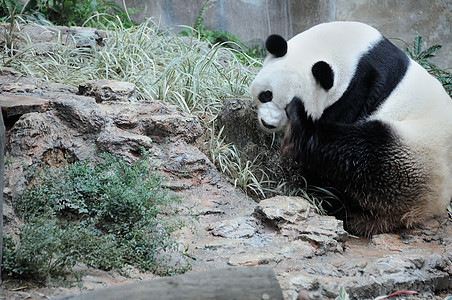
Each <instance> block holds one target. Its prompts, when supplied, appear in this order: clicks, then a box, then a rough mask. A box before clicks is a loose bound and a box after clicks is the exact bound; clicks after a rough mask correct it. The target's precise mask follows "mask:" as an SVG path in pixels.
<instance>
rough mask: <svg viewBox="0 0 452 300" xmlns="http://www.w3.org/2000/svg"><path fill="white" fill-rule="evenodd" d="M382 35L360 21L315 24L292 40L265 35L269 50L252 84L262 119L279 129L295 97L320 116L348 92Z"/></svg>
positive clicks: (314, 116) (268, 126) (315, 116)
mask: <svg viewBox="0 0 452 300" xmlns="http://www.w3.org/2000/svg"><path fill="white" fill-rule="evenodd" d="M380 37H381V35H380V34H379V33H378V31H376V30H375V29H373V28H372V27H370V26H368V25H365V24H362V23H356V22H332V23H324V24H320V25H317V26H315V27H313V28H311V29H309V30H307V31H305V32H302V33H300V34H298V35H297V36H295V37H293V38H292V39H290V40H289V41H286V40H285V39H284V38H283V37H281V36H279V35H271V36H269V37H268V38H267V41H266V48H267V50H268V52H269V55H268V56H267V58H266V59H265V61H264V65H263V67H262V69H261V70H260V72H259V73H258V74H257V76H256V78H255V79H254V80H253V82H252V84H251V88H250V89H251V95H252V98H253V101H254V102H255V103H256V104H257V108H258V120H259V123H260V124H261V125H262V126H263V127H264V128H265V129H266V130H268V131H277V130H281V129H283V128H284V127H285V125H286V124H287V122H288V119H287V116H286V112H285V108H286V107H287V105H288V104H289V103H290V102H291V101H292V99H294V98H295V97H297V98H299V99H301V100H302V101H303V104H304V107H305V109H306V112H307V113H308V115H309V116H310V117H311V118H312V119H314V120H316V119H318V118H320V117H321V116H322V113H323V111H324V110H325V109H326V108H327V107H329V106H330V105H332V104H333V103H334V102H336V101H337V100H338V99H339V98H340V96H341V95H342V94H343V93H344V91H345V90H346V88H347V85H348V83H349V82H350V80H351V78H352V77H353V73H354V71H355V69H356V64H357V62H358V60H359V57H360V56H361V54H362V53H363V52H365V51H366V50H367V49H369V47H370V46H371V44H372V43H373V42H375V41H376V40H378V39H379V38H380Z"/></svg>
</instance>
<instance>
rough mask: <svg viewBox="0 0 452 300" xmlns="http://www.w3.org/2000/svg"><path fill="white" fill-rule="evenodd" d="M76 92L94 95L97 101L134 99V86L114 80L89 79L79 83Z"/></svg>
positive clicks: (130, 100) (126, 100) (128, 100)
mask: <svg viewBox="0 0 452 300" xmlns="http://www.w3.org/2000/svg"><path fill="white" fill-rule="evenodd" d="M78 94H79V95H84V96H90V97H94V99H96V102H97V103H101V102H133V101H136V86H135V84H133V83H130V82H123V81H116V80H107V79H101V80H89V81H86V82H84V83H81V84H80V85H79V87H78Z"/></svg>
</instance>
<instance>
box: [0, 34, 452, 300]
mask: <svg viewBox="0 0 452 300" xmlns="http://www.w3.org/2000/svg"><path fill="white" fill-rule="evenodd" d="M58 30H60V32H62V34H71V32H70V30H68V29H64V28H59V29H58ZM71 30H72V29H71ZM33 34H34V35H33ZM72 34H74V35H76V36H78V38H77V39H75V40H74V43H75V44H74V47H76V46H77V45H78V44H81V45H82V46H90V45H91V46H92V45H93V44H94V45H96V44H97V45H99V40H101V39H102V35H103V34H104V33H102V32H100V31H95V30H90V29H83V30H82V29H80V30H79V31H77V30H76V31H75V33H74V32H72ZM0 35H1V32H0ZM29 35H30V36H32V37H34V38H36V39H38V38H39V39H49V41H50V40H52V38H54V36H52V34H51V32H50V33H49V32H47V31H46V34H43V33H42V32H41V33H39V34H38V33H36V34H35V33H34V32H33V31H30V34H29ZM43 45H44V46H45V43H44V44H43ZM42 51H43V53H45V51H46V49H42ZM0 106H1V107H2V113H3V117H4V121H5V125H6V130H7V131H6V161H7V166H6V174H5V191H4V195H5V200H6V202H5V204H4V223H5V231H6V233H8V234H13V233H14V232H15V231H17V229H18V226H19V225H20V221H19V220H18V219H17V218H16V217H15V215H14V211H13V208H12V207H13V206H12V203H11V201H12V199H14V197H17V196H18V195H20V194H21V193H22V192H23V190H24V189H25V187H26V185H27V184H28V182H29V180H30V174H29V173H28V171H27V170H28V169H27V168H28V167H29V166H32V165H34V164H35V163H36V161H37V159H41V160H43V161H44V162H46V163H49V164H60V163H62V162H64V161H69V162H70V160H74V159H78V160H83V159H85V158H90V157H94V156H96V155H97V154H98V153H100V152H110V153H112V154H114V155H118V156H122V157H124V158H126V159H128V160H133V159H135V158H136V157H137V156H138V155H139V154H140V152H141V148H142V147H144V148H146V149H148V150H149V151H150V153H151V154H152V155H153V158H154V159H155V160H156V161H157V163H158V164H160V165H161V167H162V169H163V170H164V171H165V172H166V174H167V175H168V178H169V181H168V183H167V187H168V188H169V189H170V190H171V191H172V193H174V194H177V195H178V196H180V197H181V199H182V204H181V206H180V207H179V209H178V211H177V215H178V217H179V218H182V219H184V220H185V221H186V224H187V226H186V227H185V228H183V229H181V230H180V232H179V235H178V239H179V241H180V242H181V243H182V244H183V245H185V246H186V247H187V248H188V250H187V254H188V257H189V258H188V259H189V261H190V263H191V265H192V270H191V271H190V272H199V271H205V270H212V269H220V268H225V267H253V266H257V265H269V266H271V267H272V268H273V270H274V272H275V274H276V277H277V279H278V281H279V284H280V286H281V288H282V290H283V294H284V296H285V298H286V299H296V298H297V296H298V295H299V294H300V299H328V298H334V297H336V296H337V295H338V293H339V291H340V288H341V287H344V288H345V289H346V291H347V292H348V293H349V295H350V297H351V298H353V299H373V298H375V297H378V296H381V295H388V294H390V293H393V292H397V291H403V290H405V291H407V290H408V291H416V292H418V294H417V295H404V296H403V297H404V299H443V298H444V297H445V296H446V295H450V294H452V221H451V220H450V219H448V218H447V216H445V217H444V218H442V219H439V220H432V221H431V222H430V223H429V224H425V228H419V229H413V230H410V231H405V232H401V233H398V234H383V235H376V236H374V237H373V238H372V239H371V240H367V239H362V238H356V237H353V236H349V235H348V234H347V232H345V231H344V229H343V226H342V221H339V220H336V219H335V218H333V217H329V216H320V215H318V214H316V213H315V210H314V209H313V208H312V207H311V206H310V204H309V203H308V202H307V201H306V200H304V199H303V198H296V197H283V196H277V197H273V198H269V199H266V200H263V201H260V202H259V203H258V202H256V201H255V200H253V199H251V198H250V197H248V196H246V195H245V194H244V193H243V192H242V191H241V190H239V189H237V188H235V187H234V186H233V185H232V184H231V183H230V181H229V180H228V179H227V178H225V177H224V176H223V175H222V174H220V173H219V172H218V171H217V170H216V168H215V166H214V165H213V164H212V163H211V162H210V160H209V158H208V157H207V156H206V155H205V154H204V153H203V152H202V151H201V150H200V149H202V148H205V147H204V145H203V144H202V143H203V139H202V135H203V129H202V127H201V126H200V124H199V122H198V120H197V119H196V117H194V116H191V115H187V114H184V113H181V112H179V111H178V110H177V109H176V108H175V107H173V106H169V105H167V104H165V103H162V102H159V101H148V102H145V101H137V99H136V97H135V86H134V85H133V84H130V83H125V82H115V81H105V80H101V81H90V82H86V83H83V84H81V85H80V86H79V87H72V86H67V85H63V84H56V83H51V82H46V81H43V80H40V79H37V78H33V77H27V76H24V75H23V74H20V73H18V72H16V71H15V70H12V69H7V68H3V69H1V71H0ZM250 111H252V109H250V106H249V102H248V101H247V100H243V99H230V100H228V101H226V102H225V109H224V110H223V113H222V114H221V115H220V117H219V122H220V123H221V124H222V125H224V126H225V130H224V134H225V135H226V137H228V140H229V141H234V143H236V145H237V146H238V147H240V148H241V149H245V150H246V151H247V153H248V154H249V155H250V156H251V158H252V157H253V156H255V155H257V154H259V155H261V156H262V157H264V158H265V159H266V160H267V161H269V162H271V163H270V164H269V165H272V164H273V165H274V162H275V161H277V155H278V154H277V153H276V152H275V147H269V146H268V147H267V146H266V145H268V144H270V143H273V142H274V141H273V140H272V137H269V136H268V135H265V134H264V133H262V132H260V131H258V129H257V128H256V123H255V122H254V116H253V115H252V114H251V112H250ZM237 128H241V130H240V132H237V130H236V129H237ZM233 134H235V137H234V138H232V137H231V136H232V135H233ZM277 142H278V141H276V143H275V144H276V145H277ZM276 149H277V147H276ZM264 152H265V153H264ZM266 167H269V166H266ZM275 172H276V171H275ZM175 259H177V257H176V258H175ZM77 271H78V272H80V274H81V275H82V276H81V279H80V283H78V284H76V285H75V286H73V287H64V286H53V287H39V286H35V285H33V283H31V282H30V283H27V282H25V283H24V282H13V281H6V282H4V283H3V286H2V290H1V294H0V295H1V296H2V297H3V298H5V299H45V298H48V297H57V296H63V295H71V294H76V293H80V292H85V291H89V290H93V289H100V288H103V287H106V286H112V285H120V284H125V283H129V282H137V281H142V280H152V279H153V278H155V276H154V275H152V274H144V273H140V272H137V271H136V270H131V271H130V276H129V277H125V276H123V275H121V274H120V273H118V272H114V271H112V272H103V271H99V270H93V269H87V268H86V267H84V266H77ZM392 299H394V298H392ZM400 299H401V298H400Z"/></svg>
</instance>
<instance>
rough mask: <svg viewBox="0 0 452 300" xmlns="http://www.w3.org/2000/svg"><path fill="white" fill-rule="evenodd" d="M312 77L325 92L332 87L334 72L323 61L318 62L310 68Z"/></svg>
mask: <svg viewBox="0 0 452 300" xmlns="http://www.w3.org/2000/svg"><path fill="white" fill-rule="evenodd" d="M312 75H314V78H315V80H316V81H317V83H318V84H320V86H321V87H322V88H324V89H325V90H329V89H330V88H332V87H333V83H334V72H333V69H331V66H330V65H329V64H327V63H326V62H324V61H318V62H316V63H315V64H314V65H313V66H312Z"/></svg>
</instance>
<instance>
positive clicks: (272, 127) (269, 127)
mask: <svg viewBox="0 0 452 300" xmlns="http://www.w3.org/2000/svg"><path fill="white" fill-rule="evenodd" d="M261 123H262V125H263V126H264V127H265V128H268V129H275V128H276V126H273V125H270V124H268V123H267V122H265V121H264V120H263V119H261Z"/></svg>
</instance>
